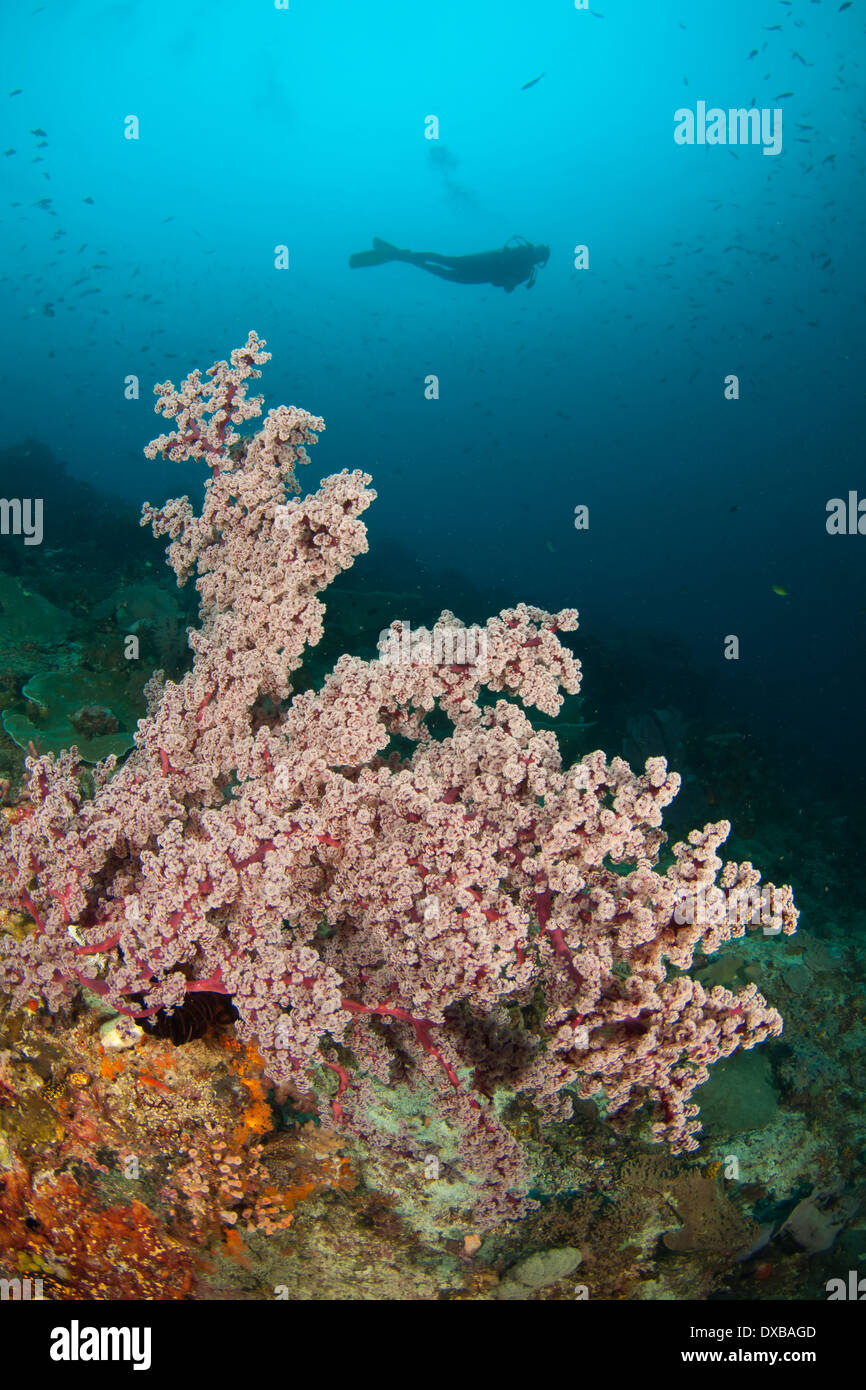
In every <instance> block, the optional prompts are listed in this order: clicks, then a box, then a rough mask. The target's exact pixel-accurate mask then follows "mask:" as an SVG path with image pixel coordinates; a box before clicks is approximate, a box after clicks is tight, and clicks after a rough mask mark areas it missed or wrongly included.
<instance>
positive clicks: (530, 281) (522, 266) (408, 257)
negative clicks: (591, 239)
mask: <svg viewBox="0 0 866 1390" xmlns="http://www.w3.org/2000/svg"><path fill="white" fill-rule="evenodd" d="M549 257H550V247H549V246H533V245H532V243H531V242H529V241H527V240H526V237H522V236H521V237H511V238H510V240H509V241H507V242H506V243H505V245H504V246H502V247H500V249H499V250H498V251H479V252H478V253H477V254H476V255H474V256H441V255H440V254H439V252H438V251H401V249H400V247H399V246H392V245H391V243H390V242H388V241H381V240H380V239H379V237H373V250H372V251H358V252H356V253H355V255H353V256H350V257H349V265H350V266H351V267H352V269H353V270H358V269H359V268H360V267H361V266H367V265H385V264H386V262H387V261H405V262H406V263H407V264H408V265H417V266H418V267H419V269H421V270H427V271H429V273H430V274H431V275H438V276H439V278H440V280H450V281H451V282H452V284H455V285H495V286H496V288H497V289H503V290H505V291H506V293H507V294H511V291H512V290H514V289H516V288H517V286H518V285H522V284H523V282H524V280H525V281H526V288H527V289H528V290H531V289H532V286H533V285H534V284H535V277H536V275H537V274H538V269H539V267H544V266H546V265H547V262H548V259H549Z"/></svg>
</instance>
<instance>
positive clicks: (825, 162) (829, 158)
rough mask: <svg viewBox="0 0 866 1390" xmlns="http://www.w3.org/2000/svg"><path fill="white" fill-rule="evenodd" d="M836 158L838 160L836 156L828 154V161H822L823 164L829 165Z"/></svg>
mask: <svg viewBox="0 0 866 1390" xmlns="http://www.w3.org/2000/svg"><path fill="white" fill-rule="evenodd" d="M835 158H836V156H835V155H834V154H828V155H827V158H826V159H822V160H821V163H822V164H829V163H830V160H831V159H835Z"/></svg>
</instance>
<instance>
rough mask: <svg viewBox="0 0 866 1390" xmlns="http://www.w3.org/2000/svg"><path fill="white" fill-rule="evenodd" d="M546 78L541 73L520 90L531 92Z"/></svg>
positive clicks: (525, 83)
mask: <svg viewBox="0 0 866 1390" xmlns="http://www.w3.org/2000/svg"><path fill="white" fill-rule="evenodd" d="M599 17H600V16H599ZM544 76H545V73H543V72H541V73H539V74H538V76H537V77H533V79H532V81H531V82H524V84H523V86H522V87H521V88H520V90H521V92H528V91H529V88H530V87H534V86H535V84H536V82H540V81H541V79H542V77H544Z"/></svg>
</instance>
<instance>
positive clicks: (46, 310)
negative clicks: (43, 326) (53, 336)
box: [42, 304, 54, 319]
mask: <svg viewBox="0 0 866 1390" xmlns="http://www.w3.org/2000/svg"><path fill="white" fill-rule="evenodd" d="M42 312H43V314H44V315H45V317H46V318H47V319H53V318H54V310H53V309H52V307H51V305H50V304H43V305H42Z"/></svg>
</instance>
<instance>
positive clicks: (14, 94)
mask: <svg viewBox="0 0 866 1390" xmlns="http://www.w3.org/2000/svg"><path fill="white" fill-rule="evenodd" d="M23 91H24V88H23V87H16V88H15V91H14V92H10V93H9V95H10V97H20V95H21V93H22V92H23Z"/></svg>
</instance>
